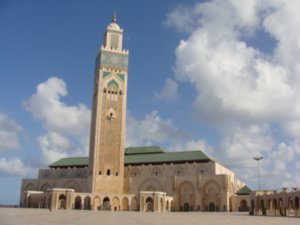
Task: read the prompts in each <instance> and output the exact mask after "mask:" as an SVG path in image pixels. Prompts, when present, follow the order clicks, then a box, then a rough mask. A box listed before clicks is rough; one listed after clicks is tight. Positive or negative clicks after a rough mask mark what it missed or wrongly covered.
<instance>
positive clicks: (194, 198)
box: [139, 178, 227, 211]
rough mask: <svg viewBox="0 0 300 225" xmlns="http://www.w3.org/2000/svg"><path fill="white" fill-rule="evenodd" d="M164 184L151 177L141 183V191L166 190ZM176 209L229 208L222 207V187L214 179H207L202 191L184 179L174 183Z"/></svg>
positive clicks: (209, 209)
mask: <svg viewBox="0 0 300 225" xmlns="http://www.w3.org/2000/svg"><path fill="white" fill-rule="evenodd" d="M163 187H164V186H163V185H162V184H161V182H160V181H159V180H158V179H155V178H150V179H147V180H144V181H143V182H142V183H141V184H140V188H139V192H141V191H152V192H165V190H164V189H163ZM174 192H175V195H174V197H175V206H174V210H176V211H220V210H227V207H226V206H224V205H225V204H224V203H223V207H221V205H222V204H221V203H222V202H221V197H220V196H221V193H220V192H221V188H220V185H219V184H218V183H217V182H216V181H213V180H210V181H207V182H206V183H205V184H204V185H203V188H202V189H201V191H199V189H197V188H196V186H195V185H194V184H193V183H191V182H189V181H183V182H180V183H179V184H175V185H174Z"/></svg>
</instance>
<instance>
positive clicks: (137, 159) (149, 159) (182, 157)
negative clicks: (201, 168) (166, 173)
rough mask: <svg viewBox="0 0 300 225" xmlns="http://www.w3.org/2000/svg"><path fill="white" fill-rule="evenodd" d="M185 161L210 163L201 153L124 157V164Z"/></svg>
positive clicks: (167, 153) (170, 153)
mask: <svg viewBox="0 0 300 225" xmlns="http://www.w3.org/2000/svg"><path fill="white" fill-rule="evenodd" d="M186 161H189V162H195V161H210V158H208V157H207V155H205V154H204V153H203V152H201V151H189V152H163V153H157V154H136V155H125V164H149V163H151V164H156V163H178V162H186Z"/></svg>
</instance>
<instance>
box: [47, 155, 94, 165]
mask: <svg viewBox="0 0 300 225" xmlns="http://www.w3.org/2000/svg"><path fill="white" fill-rule="evenodd" d="M88 164H89V158H88V157H73V158H62V159H60V160H58V161H56V162H54V163H52V164H51V165H49V167H85V166H88Z"/></svg>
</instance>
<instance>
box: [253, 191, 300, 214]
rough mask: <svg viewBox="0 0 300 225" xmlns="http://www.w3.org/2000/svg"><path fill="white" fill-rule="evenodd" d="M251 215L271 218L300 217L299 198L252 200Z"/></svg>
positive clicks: (258, 198) (259, 198)
mask: <svg viewBox="0 0 300 225" xmlns="http://www.w3.org/2000/svg"><path fill="white" fill-rule="evenodd" d="M250 214H258V215H270V216H298V215H300V201H299V196H289V197H286V198H284V197H279V198H261V197H260V196H258V197H257V198H256V201H255V200H254V199H252V200H251V210H250Z"/></svg>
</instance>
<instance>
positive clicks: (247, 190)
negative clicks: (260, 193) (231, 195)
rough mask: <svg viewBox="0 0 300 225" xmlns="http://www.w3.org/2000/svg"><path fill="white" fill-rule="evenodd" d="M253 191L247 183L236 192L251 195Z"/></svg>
mask: <svg viewBox="0 0 300 225" xmlns="http://www.w3.org/2000/svg"><path fill="white" fill-rule="evenodd" d="M251 191H252V190H251V189H250V188H249V187H248V186H247V185H245V186H244V187H242V188H241V189H240V190H238V192H237V193H236V194H237V195H249V194H250V192H251Z"/></svg>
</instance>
